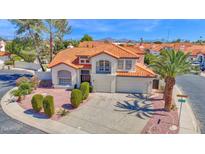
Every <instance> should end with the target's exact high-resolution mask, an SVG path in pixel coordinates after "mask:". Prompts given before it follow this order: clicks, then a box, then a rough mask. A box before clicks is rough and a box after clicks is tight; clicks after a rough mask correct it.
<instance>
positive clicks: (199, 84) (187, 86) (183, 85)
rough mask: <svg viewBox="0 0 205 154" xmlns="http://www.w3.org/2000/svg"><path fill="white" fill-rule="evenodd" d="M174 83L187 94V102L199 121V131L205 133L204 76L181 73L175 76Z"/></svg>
mask: <svg viewBox="0 0 205 154" xmlns="http://www.w3.org/2000/svg"><path fill="white" fill-rule="evenodd" d="M176 84H177V85H178V87H179V88H180V89H181V90H182V91H183V92H184V93H185V94H187V95H188V96H189V102H190V104H191V106H192V109H193V111H194V113H195V116H196V118H197V119H198V120H199V121H200V128H201V132H202V133H205V114H204V113H205V77H202V76H199V75H193V74H188V75H183V76H180V77H177V80H176Z"/></svg>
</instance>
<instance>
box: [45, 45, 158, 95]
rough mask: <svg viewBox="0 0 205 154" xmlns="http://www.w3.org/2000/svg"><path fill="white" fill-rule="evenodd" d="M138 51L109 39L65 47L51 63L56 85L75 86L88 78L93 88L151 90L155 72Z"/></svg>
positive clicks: (127, 90) (53, 79) (118, 90)
mask: <svg viewBox="0 0 205 154" xmlns="http://www.w3.org/2000/svg"><path fill="white" fill-rule="evenodd" d="M137 52H138V51H136V52H135V51H134V50H133V49H132V50H129V49H126V48H124V47H121V46H118V45H115V44H112V43H108V42H106V43H104V42H103V43H102V42H100V43H99V42H98V43H96V42H83V43H82V44H80V45H79V47H76V48H70V49H65V50H63V51H61V52H59V53H58V54H57V55H56V56H55V57H54V59H53V60H52V62H51V63H50V64H49V65H48V67H50V68H51V74H52V83H53V86H54V87H55V88H69V89H73V88H74V87H75V86H77V87H79V86H80V83H81V82H84V81H87V82H89V83H90V84H91V85H92V86H93V91H94V92H126V93H150V92H151V90H152V81H153V79H154V78H155V73H154V72H153V71H152V70H150V69H149V68H147V67H146V66H145V65H143V63H141V61H140V58H141V55H139V54H137Z"/></svg>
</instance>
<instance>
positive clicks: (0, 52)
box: [0, 40, 10, 66]
mask: <svg viewBox="0 0 205 154" xmlns="http://www.w3.org/2000/svg"><path fill="white" fill-rule="evenodd" d="M5 45H6V43H5V42H4V41H3V40H1V41H0V66H2V65H3V64H4V62H5V61H6V60H9V55H10V54H9V53H8V52H5Z"/></svg>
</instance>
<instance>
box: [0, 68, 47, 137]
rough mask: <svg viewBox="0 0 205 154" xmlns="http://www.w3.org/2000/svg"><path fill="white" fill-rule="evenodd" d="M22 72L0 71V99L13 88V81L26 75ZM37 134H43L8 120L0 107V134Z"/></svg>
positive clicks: (20, 123)
mask: <svg viewBox="0 0 205 154" xmlns="http://www.w3.org/2000/svg"><path fill="white" fill-rule="evenodd" d="M26 74H27V73H26V72H24V71H12V70H0V99H1V98H2V96H3V95H4V94H5V93H6V92H7V91H8V90H10V89H11V88H13V87H14V86H15V81H16V79H18V78H19V77H21V76H30V75H28V74H27V75H26ZM33 133H34V134H39V133H44V132H42V131H40V130H39V129H36V128H33V127H30V126H28V125H26V124H23V123H22V122H19V121H17V120H14V119H12V118H10V117H9V116H8V115H6V114H5V113H4V111H3V110H2V108H1V105H0V134H33Z"/></svg>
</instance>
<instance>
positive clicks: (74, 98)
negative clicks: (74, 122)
mask: <svg viewBox="0 0 205 154" xmlns="http://www.w3.org/2000/svg"><path fill="white" fill-rule="evenodd" d="M82 100H83V95H82V92H81V91H80V90H79V89H73V90H72V92H71V98H70V101H71V104H72V106H73V107H74V108H77V107H78V106H79V105H80V103H81V102H82Z"/></svg>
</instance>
